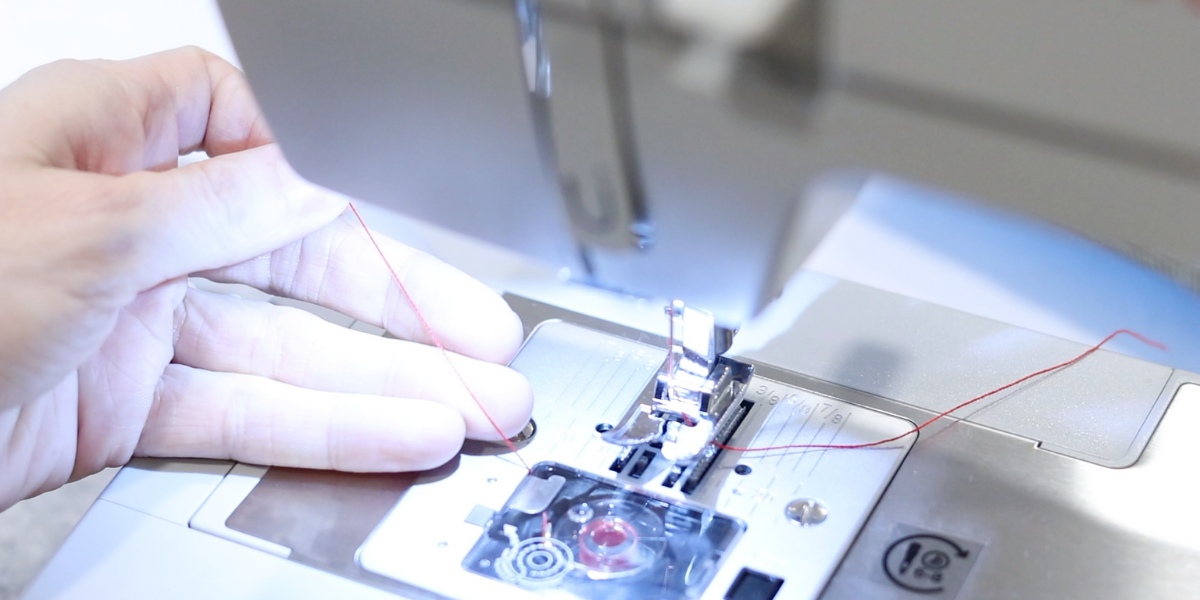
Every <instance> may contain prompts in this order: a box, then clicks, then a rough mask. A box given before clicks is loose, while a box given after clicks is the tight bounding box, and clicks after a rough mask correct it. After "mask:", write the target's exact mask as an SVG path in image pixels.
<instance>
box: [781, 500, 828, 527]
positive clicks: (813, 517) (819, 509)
mask: <svg viewBox="0 0 1200 600" xmlns="http://www.w3.org/2000/svg"><path fill="white" fill-rule="evenodd" d="M783 514H784V515H786V516H787V519H788V520H789V521H791V522H792V523H795V524H796V525H799V526H801V527H811V526H813V525H820V524H821V523H824V522H825V519H826V518H827V517H828V516H829V509H828V508H825V505H824V504H821V503H820V502H818V501H816V500H812V499H810V498H801V499H798V500H792V501H791V502H788V504H787V506H786V507H784V509H783Z"/></svg>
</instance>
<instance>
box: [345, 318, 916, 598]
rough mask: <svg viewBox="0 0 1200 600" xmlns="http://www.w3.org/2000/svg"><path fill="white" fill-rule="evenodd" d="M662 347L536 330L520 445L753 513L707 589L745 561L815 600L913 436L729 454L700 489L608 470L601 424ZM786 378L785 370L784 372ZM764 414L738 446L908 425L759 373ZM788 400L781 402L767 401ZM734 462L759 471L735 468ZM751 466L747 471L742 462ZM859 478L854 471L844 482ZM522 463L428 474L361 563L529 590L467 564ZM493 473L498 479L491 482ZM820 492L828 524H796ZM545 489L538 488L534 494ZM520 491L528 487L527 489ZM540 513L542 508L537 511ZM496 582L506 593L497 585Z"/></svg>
mask: <svg viewBox="0 0 1200 600" xmlns="http://www.w3.org/2000/svg"><path fill="white" fill-rule="evenodd" d="M664 355H665V352H664V351H663V350H662V349H659V348H653V347H649V346H645V345H642V344H639V343H637V342H634V341H631V340H627V339H624V338H620V337H616V336H613V335H609V334H604V333H600V332H596V331H593V330H589V329H585V328H582V327H579V326H576V325H572V324H568V323H564V322H557V321H549V322H545V323H543V324H542V325H541V326H539V327H538V328H537V329H536V330H535V332H534V333H533V335H532V336H531V338H530V339H529V340H528V341H527V343H526V345H525V347H524V348H523V349H522V351H521V354H520V355H519V356H518V357H517V359H516V360H515V361H514V362H513V366H514V368H516V369H518V370H520V371H521V372H523V373H525V374H526V376H527V377H528V378H529V380H530V383H531V384H532V385H533V389H534V395H535V398H536V400H537V402H536V404H535V408H534V418H535V419H536V420H537V422H538V423H539V426H540V427H541V428H542V430H543V432H548V431H553V432H555V434H554V435H552V436H551V435H539V436H538V437H535V438H534V439H533V440H531V441H530V443H529V445H528V446H526V447H525V448H524V449H523V450H522V456H523V457H524V459H525V460H526V461H529V462H530V463H538V462H541V461H555V462H561V463H565V464H568V465H570V466H572V467H574V468H576V469H580V470H583V471H586V472H590V473H593V474H596V475H599V476H601V477H602V478H606V479H609V480H612V481H615V482H616V483H618V484H620V485H624V486H629V487H632V488H636V489H640V490H644V491H645V492H646V493H648V494H651V495H653V496H656V497H659V498H664V499H676V500H679V501H686V502H690V503H698V504H700V505H702V506H706V507H710V508H712V509H714V510H716V511H718V512H720V513H722V514H726V515H729V516H731V517H735V518H737V519H740V520H742V521H744V522H745V523H746V525H747V529H746V532H745V534H744V535H743V536H742V538H741V541H739V542H738V543H737V544H736V546H734V548H733V549H732V551H730V552H729V553H728V554H727V555H726V558H725V560H724V562H723V563H722V565H721V567H720V569H719V571H718V572H717V574H716V576H715V578H714V579H713V583H712V584H711V585H710V586H709V587H708V589H707V590H706V591H704V592H703V593H702V594H701V595H700V596H699V597H701V598H714V599H715V598H721V597H723V596H724V594H725V591H726V590H727V589H728V587H729V586H730V584H731V583H732V582H733V579H734V578H735V577H736V576H737V574H738V573H739V572H740V570H741V569H742V567H750V568H752V569H754V570H756V571H759V572H765V573H772V574H776V575H779V576H781V577H785V578H786V579H787V582H786V583H785V584H784V587H783V589H782V590H781V592H780V595H779V596H778V598H780V599H785V598H811V597H813V596H814V595H815V594H817V593H818V592H819V591H820V590H821V589H822V587H823V586H824V584H825V582H826V581H827V580H828V578H829V577H830V576H831V574H832V572H833V570H834V569H835V568H836V566H837V564H838V563H839V562H840V557H841V555H842V553H843V552H844V551H845V549H846V548H848V547H849V545H850V543H851V542H852V540H853V539H854V537H855V535H856V532H857V530H858V529H859V527H861V525H862V523H863V522H865V520H866V518H867V516H868V514H869V513H870V511H871V508H872V506H874V504H875V502H876V500H877V499H878V497H879V495H880V494H882V493H883V489H884V488H885V487H886V485H887V482H888V480H889V479H890V477H891V474H892V473H893V472H894V470H895V469H896V468H897V466H898V465H899V464H900V461H901V460H903V458H904V455H905V454H906V453H907V451H908V448H909V446H910V445H911V443H912V442H913V441H914V438H913V437H908V438H905V439H902V440H900V441H897V442H894V443H892V444H888V445H886V446H885V447H881V448H879V449H877V450H875V451H868V452H858V453H854V452H838V451H828V452H823V451H808V452H804V451H796V452H787V451H775V452H747V453H744V454H741V455H740V456H738V455H734V454H732V453H724V454H721V455H720V456H719V457H718V458H717V460H716V461H715V463H714V465H713V467H712V469H711V470H710V471H709V472H708V474H707V475H706V477H705V478H704V481H703V483H701V484H700V485H699V486H698V487H697V488H696V489H695V490H694V491H693V492H692V493H685V492H684V491H682V490H681V488H680V486H679V485H673V486H669V485H667V484H666V482H665V479H666V477H667V476H668V475H669V470H670V469H669V467H670V466H671V463H670V462H669V461H665V460H657V461H654V460H651V461H649V462H648V463H647V466H646V469H645V471H644V473H642V474H641V475H639V476H638V477H634V476H632V475H630V474H629V473H628V471H626V472H624V473H621V474H618V473H614V472H613V471H612V470H610V466H611V465H612V463H613V461H614V459H616V458H617V457H618V456H619V455H620V454H621V451H622V449H621V448H620V447H618V446H614V445H612V444H609V443H607V442H605V441H603V440H602V439H601V438H600V436H599V435H598V433H597V431H596V425H597V424H601V423H612V422H613V421H615V420H616V418H618V417H619V416H620V415H621V412H622V411H623V410H624V409H625V407H626V406H628V404H629V402H630V401H631V399H632V398H635V397H637V395H638V394H639V393H640V392H641V391H642V389H643V388H644V387H645V386H646V384H647V383H648V382H649V381H651V380H652V379H653V377H654V376H655V374H656V373H657V371H658V367H659V365H661V364H662V361H663V358H664ZM784 379H786V377H785V378H784ZM752 387H754V388H755V391H753V392H751V394H752V395H753V397H754V400H753V401H754V402H755V404H754V408H753V409H751V411H750V412H749V415H748V417H747V418H746V422H745V424H744V425H743V426H742V427H741V428H739V429H738V430H737V433H736V434H735V435H734V437H733V440H732V443H734V444H738V445H769V444H771V443H773V442H778V441H779V440H793V441H795V442H797V443H817V444H823V443H851V444H852V443H856V442H866V441H874V440H875V439H877V438H878V436H884V437H890V436H894V435H897V434H900V433H902V432H904V431H907V430H908V429H910V428H911V427H912V424H911V423H910V422H908V421H906V420H904V419H898V418H895V417H892V416H889V415H886V414H884V413H881V412H878V411H874V410H870V409H864V408H861V407H856V406H852V405H849V404H847V403H845V402H843V401H841V400H838V399H835V398H833V397H829V396H823V395H819V394H814V393H812V392H808V391H804V390H801V389H798V388H795V387H792V386H789V385H787V384H784V383H780V382H779V381H775V380H767V379H758V378H756V379H754V380H752ZM773 397H774V398H778V401H776V402H774V403H772V402H771V398H773ZM738 464H744V465H749V466H750V467H751V472H750V473H749V474H746V475H738V474H737V473H736V472H735V467H736V466H737V465H738ZM743 471H744V469H743ZM848 473H853V474H854V476H853V477H847V474H848ZM524 476H525V471H524V469H523V468H521V467H520V466H519V465H517V464H515V463H513V461H512V458H511V456H507V455H503V454H501V455H491V453H486V452H485V453H480V454H477V455H476V454H471V453H468V454H465V455H463V456H462V457H461V458H460V461H459V463H458V465H457V467H456V468H455V470H454V471H453V472H452V473H440V474H438V475H437V476H436V477H422V478H419V479H418V480H417V482H416V485H414V486H413V487H412V488H411V489H410V490H408V492H407V493H406V495H405V497H404V498H402V499H401V501H400V502H399V503H398V504H397V505H396V507H395V508H394V509H393V510H392V512H391V513H390V514H389V516H388V517H387V518H386V519H385V520H384V521H383V522H382V523H381V524H380V525H379V527H378V528H377V529H376V531H375V532H374V533H373V534H372V536H371V538H370V539H369V540H368V541H367V543H366V544H365V545H364V546H363V548H362V550H361V551H360V553H359V559H360V563H361V564H362V566H363V567H364V568H366V569H367V570H369V571H372V572H374V573H377V574H381V575H385V576H388V577H392V578H395V579H397V580H399V581H403V582H405V583H408V584H411V585H414V586H417V587H420V588H424V589H428V590H431V591H434V592H436V593H439V594H442V595H445V596H449V597H453V598H468V597H479V596H481V595H484V594H492V593H494V594H499V595H501V596H504V597H523V596H522V592H521V590H518V589H517V588H513V587H511V586H504V585H501V584H498V583H497V582H495V581H491V580H489V579H486V578H481V577H478V576H475V575H473V574H467V573H464V572H463V571H462V567H461V563H462V560H463V558H464V556H465V553H466V551H467V550H468V549H470V548H471V547H472V546H473V545H474V543H475V541H476V539H477V538H478V537H479V536H480V535H481V530H480V529H479V528H478V527H477V526H474V525H471V524H469V523H466V522H464V518H465V517H466V516H467V515H469V514H471V512H472V510H475V507H476V505H478V504H482V505H484V506H486V507H489V508H493V509H498V508H500V507H501V506H502V505H503V504H504V503H505V500H506V499H507V498H508V496H509V495H510V494H511V493H513V490H515V489H516V487H517V486H518V484H520V482H521V481H523V480H526V481H527V479H526V478H525V477H524ZM489 480H490V481H489ZM800 494H804V495H806V496H811V497H819V498H820V501H821V503H822V504H823V505H824V506H826V507H828V508H829V517H828V519H827V520H826V521H825V522H824V523H822V524H821V525H820V526H819V527H808V528H796V527H794V526H792V525H791V521H790V520H789V518H788V517H787V515H786V513H785V506H786V505H787V504H788V502H790V501H791V500H793V499H795V498H797V497H798V495H800ZM534 495H536V496H538V497H541V494H534ZM517 496H518V498H524V494H523V493H518V494H517ZM531 510H532V508H531ZM497 585H500V587H496V586H497Z"/></svg>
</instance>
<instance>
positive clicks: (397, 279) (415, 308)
mask: <svg viewBox="0 0 1200 600" xmlns="http://www.w3.org/2000/svg"><path fill="white" fill-rule="evenodd" d="M350 210H351V211H352V212H353V213H354V216H355V217H356V218H358V223H359V224H360V225H362V228H363V231H365V232H366V233H367V239H369V240H371V245H373V246H375V251H376V252H378V253H379V258H381V259H383V264H384V265H385V266H386V267H387V269H388V272H389V273H391V274H392V281H394V282H396V286H397V287H399V288H400V293H402V294H404V299H405V300H407V301H408V305H409V306H411V307H412V309H413V312H414V313H416V315H417V319H418V320H420V321H421V326H422V327H424V328H425V333H427V334H428V335H429V339H430V341H432V342H433V345H434V346H437V349H438V350H439V351H441V353H442V357H443V358H445V359H446V364H448V365H450V370H451V371H454V375H455V377H458V381H459V382H460V383H462V386H463V389H465V390H467V394H468V395H470V396H471V400H474V401H475V406H478V407H479V411H480V412H482V413H483V416H484V417H487V420H488V423H491V425H492V429H495V430H496V433H497V434H498V435H499V436H500V439H502V440H504V444H505V445H507V446H508V449H509V450H512V452H513V454H514V455H516V457H517V460H519V461H521V464H522V465H524V466H525V470H526V471H529V472H530V473H533V469H531V468H529V463H527V462H525V459H524V458H522V457H521V453H520V452H517V445H516V444H514V443H513V442H512V440H510V439H508V436H506V435H504V430H503V429H500V426H499V425H497V424H496V420H495V419H493V418H492V414H491V413H489V412H488V410H487V409H486V408H484V407H483V403H482V402H480V401H479V397H478V396H476V395H475V392H474V391H472V390H471V386H469V385H467V380H466V378H464V377H463V376H462V373H459V372H458V367H456V366H454V361H452V360H450V353H449V351H447V350H446V347H445V346H443V345H442V340H441V339H439V338H438V335H437V333H435V332H434V331H433V328H432V327H430V326H429V321H427V320H426V319H425V314H424V313H422V312H421V307H419V306H417V303H416V301H415V300H413V297H412V294H409V293H408V288H407V287H405V286H404V282H403V281H400V276H399V275H397V274H396V269H394V268H392V263H391V262H390V261H388V259H387V255H385V254H384V253H383V248H381V247H380V246H379V242H377V241H375V236H374V235H372V234H371V228H370V227H367V222H366V221H364V220H363V218H362V215H361V214H359V213H358V209H357V208H355V206H354V203H353V202H351V203H350Z"/></svg>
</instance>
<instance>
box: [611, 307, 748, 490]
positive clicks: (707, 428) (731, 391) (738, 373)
mask: <svg viewBox="0 0 1200 600" xmlns="http://www.w3.org/2000/svg"><path fill="white" fill-rule="evenodd" d="M666 313H667V320H668V334H667V360H666V362H665V363H664V364H663V367H662V370H661V371H660V372H659V374H658V377H657V378H656V379H655V380H654V381H651V382H650V383H648V384H647V385H646V389H645V390H643V391H642V393H641V394H640V395H639V396H638V397H637V398H636V399H635V401H634V402H633V403H632V405H631V406H630V409H629V411H628V412H626V413H625V417H624V418H623V419H622V421H621V423H620V424H619V425H618V426H617V427H615V428H611V429H610V430H608V431H605V432H603V436H602V437H603V438H604V440H605V441H606V442H609V443H612V444H617V445H619V446H636V445H639V444H645V443H650V442H657V443H658V444H659V446H660V449H661V451H662V455H663V457H664V458H666V459H667V460H670V461H675V462H679V463H691V462H692V461H693V460H694V459H695V458H696V457H701V456H702V455H703V456H702V458H701V459H700V460H701V461H704V460H706V459H707V458H711V454H712V453H711V452H709V451H708V448H709V446H710V445H711V444H712V443H713V442H714V441H716V442H718V443H723V442H725V441H727V440H728V435H730V434H732V429H731V428H733V427H736V426H737V425H738V423H735V422H732V421H731V419H733V418H734V413H733V412H731V411H730V408H732V407H733V406H734V405H735V404H736V403H738V402H740V401H741V399H742V395H743V394H744V393H745V388H746V384H747V383H748V380H749V377H750V375H751V373H753V368H751V367H749V366H748V365H745V364H743V363H738V362H737V361H733V360H731V359H726V358H723V357H719V356H718V354H719V353H720V352H723V351H725V350H726V349H728V344H727V343H725V342H724V341H723V340H720V339H719V338H720V337H722V333H723V332H724V330H723V329H722V328H720V327H718V326H717V325H716V323H715V322H714V320H713V316H712V315H711V314H709V313H707V312H705V311H702V310H698V309H696V308H693V307H689V306H686V305H685V304H684V303H683V302H681V301H679V300H675V301H673V302H672V303H671V304H670V305H669V306H667V308H666ZM739 423H740V421H739ZM718 434H721V435H722V437H720V439H715V438H716V437H717V436H718ZM689 466H691V465H690V464H681V465H679V468H681V469H686V468H688V467H689Z"/></svg>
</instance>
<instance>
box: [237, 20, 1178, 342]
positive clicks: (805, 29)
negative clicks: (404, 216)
mask: <svg viewBox="0 0 1200 600" xmlns="http://www.w3.org/2000/svg"><path fill="white" fill-rule="evenodd" d="M221 7H222V11H223V13H224V15H225V17H226V20H227V22H228V26H229V30H230V33H231V35H232V37H233V40H234V42H235V43H236V45H237V50H238V54H239V57H240V58H241V60H242V62H243V64H244V65H245V67H246V69H247V71H248V73H249V75H250V79H251V82H252V84H253V85H254V88H255V91H256V95H257V97H258V99H259V100H260V102H261V103H262V105H263V108H264V110H265V112H266V114H267V116H268V118H269V120H270V122H271V125H272V129H273V131H274V132H275V133H276V135H278V137H279V139H280V142H281V144H282V146H283V148H284V151H285V153H286V154H287V155H288V157H289V160H290V161H291V162H292V163H293V164H294V165H295V166H296V168H297V169H298V170H299V172H300V173H301V174H303V175H305V176H306V177H308V178H310V179H312V180H313V181H316V182H317V183H320V184H323V185H326V186H329V187H332V188H334V189H337V190H339V191H343V192H346V193H348V194H350V195H353V196H357V197H360V198H363V199H366V200H369V201H373V202H379V203H383V204H386V205H388V206H392V207H395V208H398V209H400V210H402V211H404V212H407V213H409V214H412V215H415V216H417V217H419V218H422V219H424V220H427V221H430V222H434V223H437V224H440V225H444V226H449V227H453V228H456V229H459V230H462V231H465V232H468V233H472V234H474V235H476V236H478V237H482V238H484V239H488V240H491V241H494V242H497V243H501V244H504V245H507V246H510V247H512V248H516V249H518V250H521V251H524V252H528V253H530V254H532V255H534V256H538V257H542V258H544V259H547V260H550V261H553V262H554V263H557V264H562V265H567V266H569V267H570V268H571V269H572V272H573V273H574V274H575V276H576V277H577V278H579V279H581V280H585V281H588V282H589V283H593V284H595V285H598V286H601V287H605V288H609V289H616V290H621V291H628V292H634V293H638V294H643V295H648V296H657V297H660V298H683V299H684V300H685V301H687V302H688V303H689V304H694V305H696V306H700V307H703V308H705V309H708V310H712V311H713V312H714V313H715V314H716V315H717V318H718V320H719V321H720V322H721V323H723V324H726V325H734V326H735V325H737V324H739V323H741V322H742V321H743V320H745V318H746V317H747V316H749V315H751V314H753V313H755V312H756V311H757V310H758V309H759V308H761V307H762V306H763V305H764V304H765V303H766V301H768V300H769V299H770V298H772V297H773V296H774V294H775V293H776V292H778V290H779V289H780V287H781V286H782V284H783V282H784V281H785V280H786V278H787V275H788V274H790V273H789V271H787V270H786V269H782V268H781V266H782V265H783V264H784V263H788V264H794V263H795V262H798V261H799V260H801V259H802V255H803V253H804V252H806V251H807V250H808V249H811V248H812V247H813V245H814V244H815V243H814V242H813V240H815V239H819V238H820V237H821V235H822V234H823V233H824V231H825V230H827V228H828V226H829V225H830V223H831V220H830V219H829V218H826V217H828V216H829V215H834V216H836V214H837V213H838V210H833V211H824V210H816V209H813V207H811V206H809V202H810V198H809V197H808V196H807V195H806V194H805V193H804V192H805V190H806V189H807V186H809V185H810V184H811V183H812V182H813V181H814V180H816V179H818V178H820V177H822V176H827V175H829V174H831V173H835V174H841V176H844V177H847V178H849V177H859V178H860V179H861V178H862V177H863V176H865V175H866V174H869V173H872V172H887V173H893V174H896V175H900V176H903V177H906V178H909V179H912V180H918V181H923V182H928V183H930V184H932V185H937V186H940V187H943V188H946V189H949V190H953V191H955V192H958V193H961V194H963V195H965V196H968V197H972V198H980V199H984V200H987V201H991V202H997V203H1000V204H1003V205H1005V206H1010V207H1014V208H1018V209H1020V210H1022V211H1025V212H1028V213H1030V214H1034V215H1037V216H1041V217H1044V218H1047V219H1050V220H1052V221H1054V222H1057V223H1060V224H1063V225H1065V226H1068V227H1071V228H1073V229H1075V230H1077V231H1079V232H1081V233H1083V234H1085V235H1087V236H1088V237H1090V238H1093V239H1096V240H1099V241H1102V242H1105V243H1107V244H1110V245H1112V246H1114V247H1117V248H1119V249H1123V250H1124V251H1126V252H1130V253H1132V254H1133V255H1134V256H1136V257H1138V258H1140V259H1142V260H1144V261H1146V262H1147V263H1150V264H1151V266H1154V267H1156V268H1160V269H1162V270H1164V271H1166V272H1168V273H1169V274H1171V275H1173V276H1175V277H1177V278H1179V279H1181V280H1183V281H1187V282H1190V283H1192V284H1195V283H1196V282H1197V281H1200V279H1198V278H1197V276H1196V274H1197V273H1198V272H1200V270H1198V269H1197V266H1198V265H1200V237H1198V236H1196V235H1195V234H1194V231H1193V229H1192V227H1193V225H1192V224H1194V223H1196V222H1197V220H1198V219H1200V205H1197V203H1196V202H1194V201H1193V200H1194V198H1195V197H1196V196H1197V193H1198V190H1200V175H1197V174H1198V173H1200V142H1197V141H1196V140H1200V118H1197V116H1196V111H1195V110H1194V107H1195V106H1196V105H1198V104H1200V79H1197V76H1196V75H1195V71H1196V70H1195V69H1192V68H1191V65H1190V63H1188V62H1187V59H1186V58H1182V57H1188V56H1192V55H1195V54H1196V53H1197V52H1198V51H1200V28H1196V27H1192V26H1190V25H1191V22H1190V21H1188V19H1185V18H1178V17H1177V16H1175V15H1173V14H1172V13H1170V12H1169V11H1170V10H1174V9H1178V8H1179V7H1178V6H1174V7H1172V8H1171V9H1167V8H1163V7H1159V6H1142V5H1128V4H1122V3H1114V4H1111V5H1105V6H1103V7H1097V6H1095V5H1094V3H1089V2H1086V1H1084V0H1054V1H1053V2H1051V3H1050V4H1049V5H1047V4H1046V3H1045V2H1039V1H1037V0H1019V1H1015V2H1009V1H1003V2H984V3H970V4H964V3H961V2H954V1H953V0H919V1H917V2H906V3H903V4H895V3H887V2H878V1H876V0H843V1H838V2H817V1H792V2H788V1H778V2H770V1H768V2H749V3H748V2H720V1H694V2H680V1H671V0H661V1H651V0H644V1H643V0H622V1H620V2H585V1H578V0H542V1H541V2H540V3H538V2H533V1H532V0H530V1H526V2H519V3H516V4H515V6H514V3H512V2H509V1H507V0H448V1H447V0H401V1H394V2H393V1H384V0H363V1H360V2H354V3H351V4H344V5H333V4H329V3H325V2H317V1H313V0H307V1H304V2H296V1H293V0H222V1H221ZM535 7H538V8H537V10H536V11H535V10H534V8H535ZM535 12H536V14H537V15H538V18H537V19H536V20H530V19H529V18H527V17H528V15H530V14H533V13H535ZM521 15H524V16H525V17H526V18H525V19H524V20H521V19H520V18H519V17H520V16H521ZM895 23H903V24H904V25H903V26H897V25H894V24H895ZM1000 24H1003V25H1000ZM333 40H336V43H334V42H332V41H333ZM1015 40H1020V42H1019V43H1017V42H1016V41H1015ZM1129 40H1137V42H1138V43H1136V44H1130V43H1129ZM556 56H557V57H558V58H556ZM1096 57H1104V58H1096ZM556 65H557V66H556ZM556 82H558V83H556ZM1147 107H1153V108H1154V109H1152V110H1148V109H1147ZM847 173H849V174H847ZM850 174H853V175H850ZM564 201H565V206H568V207H573V208H564ZM793 216H794V217H796V218H797V219H799V220H794V219H793V218H792V217H793ZM651 222H652V223H653V232H652V234H651V233H647V232H645V231H641V230H640V229H639V227H642V226H645V225H647V224H649V223H651ZM591 229H594V230H595V231H596V233H591V234H589V233H587V232H588V231H589V230H591ZM651 236H652V238H653V243H651V244H649V247H648V248H647V249H646V250H644V251H636V250H633V249H628V248H627V249H614V246H620V245H621V244H620V240H622V239H631V238H632V239H639V240H642V242H641V243H643V244H644V243H645V241H646V240H649V239H650V237H651ZM785 243H786V244H790V246H791V251H792V252H794V253H799V254H800V256H799V257H795V256H793V257H781V255H780V252H779V250H780V247H781V245H782V244H785ZM626 245H629V244H626ZM714 273H719V274H720V280H721V281H722V283H723V284H722V285H712V283H711V282H712V280H713V274H714Z"/></svg>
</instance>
